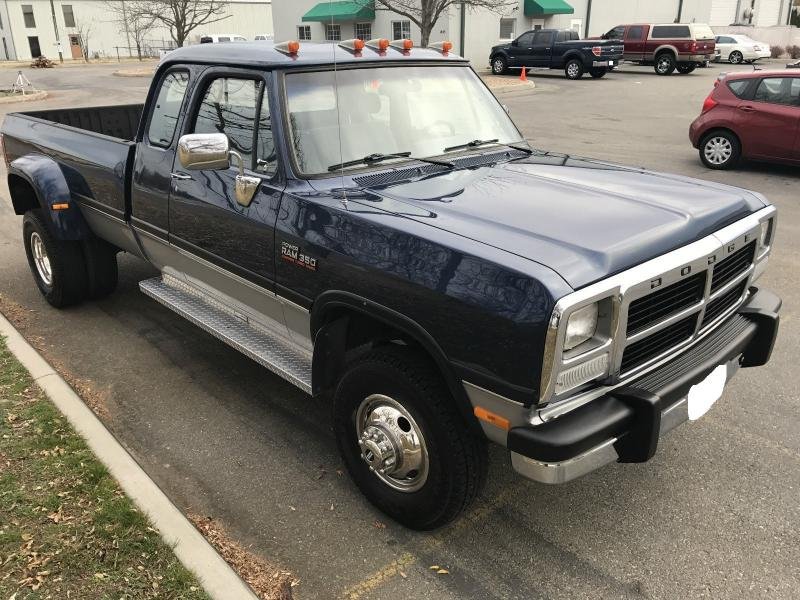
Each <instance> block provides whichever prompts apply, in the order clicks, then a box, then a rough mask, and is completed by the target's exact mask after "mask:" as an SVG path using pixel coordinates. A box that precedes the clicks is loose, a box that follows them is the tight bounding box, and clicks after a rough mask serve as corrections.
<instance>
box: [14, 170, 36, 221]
mask: <svg viewBox="0 0 800 600" xmlns="http://www.w3.org/2000/svg"><path fill="white" fill-rule="evenodd" d="M8 191H9V193H10V195H11V204H12V205H13V206H14V214H17V215H24V214H25V213H26V212H28V211H29V210H34V209H36V208H40V206H41V205H40V204H39V197H38V196H37V195H36V190H34V189H33V186H32V185H31V184H30V182H29V181H28V180H27V179H25V178H24V177H21V176H19V175H14V174H13V173H12V174H10V175H9V176H8Z"/></svg>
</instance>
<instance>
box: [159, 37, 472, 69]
mask: <svg viewBox="0 0 800 600" xmlns="http://www.w3.org/2000/svg"><path fill="white" fill-rule="evenodd" d="M402 62H406V63H408V62H415V63H419V62H442V63H467V61H466V60H465V59H463V58H461V57H460V56H457V55H455V54H453V53H448V54H442V53H441V52H439V51H438V50H434V49H432V48H412V49H411V50H409V51H406V52H403V51H401V50H397V49H395V48H392V47H390V48H389V49H388V50H386V51H385V52H378V51H377V50H373V49H371V48H369V47H367V48H364V50H362V51H361V52H352V51H350V50H348V49H346V48H343V47H341V46H340V45H338V44H332V43H315V42H300V49H299V51H298V52H297V54H296V55H288V54H286V53H284V52H281V51H280V50H278V49H277V48H276V44H272V43H266V42H263V41H259V42H241V43H237V44H199V45H195V46H187V47H184V48H178V49H177V50H173V51H172V52H170V53H169V54H167V55H166V57H165V58H164V60H163V61H162V64H175V63H202V64H222V65H243V66H245V65H246V66H255V67H267V68H280V69H291V68H295V67H308V66H320V65H333V64H337V65H339V64H342V65H343V64H347V65H353V64H358V63H402Z"/></svg>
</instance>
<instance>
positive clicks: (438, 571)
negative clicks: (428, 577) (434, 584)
mask: <svg viewBox="0 0 800 600" xmlns="http://www.w3.org/2000/svg"><path fill="white" fill-rule="evenodd" d="M428 568H429V569H430V570H431V571H436V574H437V575H449V574H450V571H448V570H447V569H445V568H444V567H440V566H439V565H431V566H430V567H428Z"/></svg>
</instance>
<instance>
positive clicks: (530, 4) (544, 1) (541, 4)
mask: <svg viewBox="0 0 800 600" xmlns="http://www.w3.org/2000/svg"><path fill="white" fill-rule="evenodd" d="M574 12H575V9H574V8H572V7H571V6H570V5H569V4H567V3H566V2H564V0H525V16H526V17H545V16H547V15H571V14H572V13H574Z"/></svg>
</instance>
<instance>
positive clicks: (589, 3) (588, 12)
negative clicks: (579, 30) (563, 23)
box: [583, 0, 592, 38]
mask: <svg viewBox="0 0 800 600" xmlns="http://www.w3.org/2000/svg"><path fill="white" fill-rule="evenodd" d="M591 20H592V0H587V2H586V29H585V30H584V32H583V37H585V38H588V37H589V22H590V21H591Z"/></svg>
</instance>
